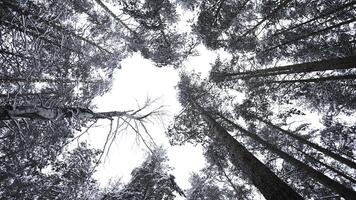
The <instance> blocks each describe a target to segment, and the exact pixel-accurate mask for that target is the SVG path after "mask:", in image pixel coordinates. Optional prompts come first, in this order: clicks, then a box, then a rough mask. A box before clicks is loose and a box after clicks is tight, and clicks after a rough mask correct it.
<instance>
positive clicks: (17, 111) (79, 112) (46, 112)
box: [0, 105, 135, 120]
mask: <svg viewBox="0 0 356 200" xmlns="http://www.w3.org/2000/svg"><path fill="white" fill-rule="evenodd" d="M121 116H129V114H128V113H127V112H125V111H112V112H99V113H95V112H93V111H91V110H89V109H86V108H74V107H53V108H46V107H43V106H18V107H15V108H13V107H11V106H9V105H7V106H0V120H10V119H15V118H28V119H41V120H61V119H64V118H71V117H76V118H86V119H112V118H113V117H121ZM131 118H135V117H134V116H131Z"/></svg>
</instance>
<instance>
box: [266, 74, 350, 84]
mask: <svg viewBox="0 0 356 200" xmlns="http://www.w3.org/2000/svg"><path fill="white" fill-rule="evenodd" d="M339 80H356V74H347V75H336V76H328V77H320V78H309V79H299V80H283V81H266V82H264V83H265V84H270V83H280V84H284V83H317V82H325V81H339Z"/></svg>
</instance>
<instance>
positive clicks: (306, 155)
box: [291, 145, 356, 184]
mask: <svg viewBox="0 0 356 200" xmlns="http://www.w3.org/2000/svg"><path fill="white" fill-rule="evenodd" d="M291 146H292V147H293V148H294V149H296V150H297V151H298V152H300V153H301V154H303V155H304V156H305V157H306V158H307V159H310V160H312V161H314V162H316V163H318V164H320V165H322V166H324V167H325V168H326V169H328V170H330V171H332V172H334V173H335V174H337V175H339V176H342V177H344V178H345V179H347V180H349V181H350V182H352V183H353V184H356V180H355V179H353V178H352V177H350V176H349V175H347V174H345V173H343V172H342V171H340V170H338V169H335V168H333V167H331V166H330V165H327V164H325V163H323V162H321V161H320V160H318V159H316V158H314V157H313V156H311V155H309V154H307V153H305V152H304V151H302V150H300V149H298V148H296V147H295V146H293V145H291Z"/></svg>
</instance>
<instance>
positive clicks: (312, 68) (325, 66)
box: [213, 56, 356, 82]
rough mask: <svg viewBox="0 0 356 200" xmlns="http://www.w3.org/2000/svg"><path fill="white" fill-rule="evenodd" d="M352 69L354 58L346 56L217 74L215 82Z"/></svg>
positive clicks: (355, 60) (354, 63)
mask: <svg viewBox="0 0 356 200" xmlns="http://www.w3.org/2000/svg"><path fill="white" fill-rule="evenodd" d="M353 68H356V56H348V57H344V58H334V59H328V60H321V61H314V62H306V63H299V64H294V65H286V66H281V67H273V68H267V69H257V70H253V71H246V72H236V73H221V74H218V73H217V74H216V76H217V78H218V79H217V80H218V81H217V82H220V81H224V80H226V79H228V80H235V79H242V80H245V79H248V78H255V77H266V76H275V75H280V74H294V73H302V72H316V71H326V70H339V69H353ZM213 75H214V74H213ZM213 79H214V78H213ZM219 80H220V81H219Z"/></svg>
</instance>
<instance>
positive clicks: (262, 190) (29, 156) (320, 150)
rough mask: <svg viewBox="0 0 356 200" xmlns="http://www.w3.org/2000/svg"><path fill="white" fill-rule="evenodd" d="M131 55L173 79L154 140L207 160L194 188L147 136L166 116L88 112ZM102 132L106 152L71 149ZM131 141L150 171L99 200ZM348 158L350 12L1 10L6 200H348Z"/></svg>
mask: <svg viewBox="0 0 356 200" xmlns="http://www.w3.org/2000/svg"><path fill="white" fill-rule="evenodd" d="M188 18H189V19H188ZM182 27H184V28H182ZM201 49H205V51H209V52H213V53H214V54H215V55H217V56H216V59H215V61H214V62H212V63H211V64H210V65H206V66H199V67H200V68H201V69H204V70H205V71H209V73H208V75H207V76H205V75H203V74H202V73H199V72H196V71H195V70H193V68H194V67H196V66H191V65H192V63H191V62H190V60H191V58H194V57H198V56H200V54H201V53H202V52H200V51H201ZM133 55H140V56H142V57H143V58H144V59H147V60H149V61H150V62H151V63H152V64H153V65H154V66H155V67H157V68H159V69H160V70H162V71H164V70H168V68H173V69H174V70H175V72H176V73H177V74H178V76H179V78H180V79H179V81H178V82H177V83H176V85H177V86H176V87H175V89H176V91H177V94H176V98H177V100H178V102H179V104H180V105H179V106H180V108H181V110H180V112H177V113H174V116H173V117H172V119H164V120H165V121H167V122H169V123H170V124H169V126H168V127H167V128H166V129H167V130H166V131H165V132H162V133H159V134H162V135H165V137H166V138H167V140H169V142H170V145H171V146H173V145H181V146H183V147H184V145H186V144H188V143H190V144H193V145H197V146H200V147H202V148H203V155H202V156H204V158H205V160H206V163H205V165H206V166H205V167H204V168H203V169H201V170H200V171H196V172H194V173H192V174H191V176H190V179H189V182H190V185H191V187H190V188H181V187H180V186H179V184H180V183H179V182H178V181H177V179H176V178H175V176H179V174H174V170H173V169H174V167H176V166H170V165H169V162H168V161H169V158H168V154H167V149H169V148H170V146H165V147H162V146H161V144H162V143H163V142H162V141H154V138H152V137H151V135H150V130H149V126H148V125H147V124H148V123H151V124H152V123H154V124H153V125H154V126H160V124H159V122H158V121H160V120H162V118H161V117H162V115H165V113H164V111H163V109H162V108H163V107H164V105H162V106H158V107H157V108H152V106H151V105H152V102H151V101H149V100H147V101H145V102H144V104H143V105H141V106H139V107H137V108H134V109H133V108H131V107H130V108H127V109H124V110H111V111H100V110H97V106H96V105H95V104H94V99H95V98H97V97H100V96H103V95H105V94H107V93H108V92H110V91H111V89H112V87H113V82H114V81H115V75H116V74H119V73H120V70H121V68H122V66H121V63H122V61H124V60H125V59H130V58H132V56H133ZM203 59H205V58H203ZM137 65H141V64H140V63H137ZM195 65H196V63H195ZM140 67H145V66H140ZM137 73H140V71H137ZM147 76H149V74H147ZM130 78H132V79H134V78H135V77H130ZM162 80H164V79H163V77H162ZM162 80H156V81H158V82H160V81H161V84H162V85H164V84H165V82H164V81H162ZM125 87H130V85H127V86H125ZM117 98H122V95H121V94H120V95H119V94H117ZM157 118H159V119H160V120H155V119H157ZM103 121H105V122H110V127H108V130H109V131H108V133H106V135H105V134H103V136H102V137H103V138H106V141H105V146H104V147H103V148H102V149H95V148H92V147H91V146H90V144H87V143H86V142H80V143H78V144H73V143H74V141H76V140H77V139H78V138H80V137H82V136H83V134H86V133H88V130H89V129H91V128H93V127H94V126H95V125H96V124H98V123H101V122H103ZM129 130H130V131H133V132H134V134H135V135H136V137H137V140H138V141H142V144H143V146H144V148H146V149H147V156H146V158H145V160H144V161H142V164H141V165H139V166H137V167H136V168H135V169H133V171H132V172H131V175H128V176H130V177H131V178H130V180H129V181H126V182H125V181H121V180H119V179H117V180H115V181H113V182H111V183H110V184H108V185H105V186H103V185H102V184H100V180H97V179H95V178H94V174H95V172H96V171H97V167H98V166H99V165H101V164H103V157H105V155H106V156H107V155H108V154H107V153H108V151H110V148H111V146H112V144H113V142H114V141H115V140H117V138H118V137H116V136H117V135H118V133H119V132H120V131H129ZM147 138H148V140H150V141H147ZM68 146H71V148H68ZM355 151H356V1H355V0H254V1H252V0H0V199H9V200H12V199H14V200H17V199H92V200H121V199H122V200H124V199H125V200H130V199H132V200H136V199H140V200H160V199H165V200H170V199H172V200H173V199H188V200H230V199H243V200H254V199H267V200H286V199H288V200H289V199H290V200H294V199H340V200H341V199H345V200H354V199H356V190H355V189H356V158H355ZM125 153H127V154H130V153H131V152H125ZM187 157H189V155H187ZM120 162H121V163H123V164H124V163H125V161H124V160H123V161H120ZM182 165H189V163H188V162H187V163H182ZM187 181H188V180H187Z"/></svg>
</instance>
